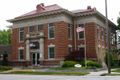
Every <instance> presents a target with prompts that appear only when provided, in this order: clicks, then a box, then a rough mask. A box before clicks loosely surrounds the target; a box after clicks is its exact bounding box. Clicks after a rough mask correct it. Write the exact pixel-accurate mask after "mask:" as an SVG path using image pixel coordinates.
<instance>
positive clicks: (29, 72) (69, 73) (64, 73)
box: [10, 71, 89, 76]
mask: <svg viewBox="0 0 120 80" xmlns="http://www.w3.org/2000/svg"><path fill="white" fill-rule="evenodd" d="M10 74H30V75H79V76H80V75H86V74H89V73H88V72H33V71H14V72H10Z"/></svg>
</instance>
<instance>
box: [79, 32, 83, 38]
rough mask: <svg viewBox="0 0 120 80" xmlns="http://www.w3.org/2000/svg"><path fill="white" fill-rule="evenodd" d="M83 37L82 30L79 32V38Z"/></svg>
mask: <svg viewBox="0 0 120 80" xmlns="http://www.w3.org/2000/svg"><path fill="white" fill-rule="evenodd" d="M83 38H84V31H81V32H79V39H83Z"/></svg>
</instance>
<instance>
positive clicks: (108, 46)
mask: <svg viewBox="0 0 120 80" xmlns="http://www.w3.org/2000/svg"><path fill="white" fill-rule="evenodd" d="M105 15H106V20H105V21H106V30H107V37H106V38H107V40H106V41H107V51H108V52H107V62H108V64H107V65H108V74H110V73H111V65H110V42H109V41H110V39H109V25H108V10H107V0H105Z"/></svg>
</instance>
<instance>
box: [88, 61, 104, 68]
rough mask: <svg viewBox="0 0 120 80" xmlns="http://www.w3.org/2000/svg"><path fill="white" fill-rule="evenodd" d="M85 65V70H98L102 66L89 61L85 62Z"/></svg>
mask: <svg viewBox="0 0 120 80" xmlns="http://www.w3.org/2000/svg"><path fill="white" fill-rule="evenodd" d="M86 65H87V68H100V67H102V65H101V64H99V63H98V62H95V61H91V60H88V61H86Z"/></svg>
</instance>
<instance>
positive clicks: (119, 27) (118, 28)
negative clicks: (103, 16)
mask: <svg viewBox="0 0 120 80" xmlns="http://www.w3.org/2000/svg"><path fill="white" fill-rule="evenodd" d="M117 24H118V25H117V30H120V17H118V19H117Z"/></svg>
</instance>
